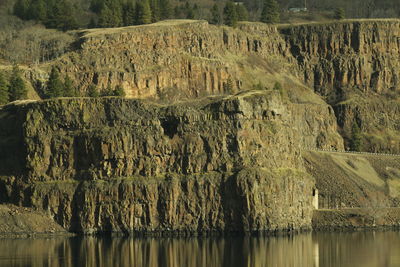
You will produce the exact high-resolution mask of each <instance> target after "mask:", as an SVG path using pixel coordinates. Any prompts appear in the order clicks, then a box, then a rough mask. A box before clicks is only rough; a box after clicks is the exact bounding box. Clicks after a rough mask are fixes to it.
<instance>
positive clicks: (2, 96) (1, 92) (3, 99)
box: [0, 72, 10, 105]
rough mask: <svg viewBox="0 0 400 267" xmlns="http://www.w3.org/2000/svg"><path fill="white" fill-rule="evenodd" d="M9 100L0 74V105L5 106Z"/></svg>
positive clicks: (3, 78)
mask: <svg viewBox="0 0 400 267" xmlns="http://www.w3.org/2000/svg"><path fill="white" fill-rule="evenodd" d="M9 100H10V99H9V96H8V87H7V83H6V79H5V77H4V75H3V73H2V72H0V105H4V104H7V103H8V101H9Z"/></svg>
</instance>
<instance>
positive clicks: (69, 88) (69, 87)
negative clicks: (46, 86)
mask: <svg viewBox="0 0 400 267" xmlns="http://www.w3.org/2000/svg"><path fill="white" fill-rule="evenodd" d="M63 87H64V96H68V97H73V96H76V95H77V94H76V90H75V88H74V85H73V83H72V80H71V78H70V77H69V76H68V75H67V76H65V78H64V85H63Z"/></svg>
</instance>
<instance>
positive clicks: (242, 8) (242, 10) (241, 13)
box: [236, 4, 249, 21]
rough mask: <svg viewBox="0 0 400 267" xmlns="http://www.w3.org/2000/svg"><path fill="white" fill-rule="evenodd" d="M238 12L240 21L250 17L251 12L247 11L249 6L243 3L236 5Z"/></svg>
mask: <svg viewBox="0 0 400 267" xmlns="http://www.w3.org/2000/svg"><path fill="white" fill-rule="evenodd" d="M236 13H237V17H238V21H247V20H248V19H249V12H248V11H247V8H246V7H245V6H244V5H242V4H239V5H236Z"/></svg>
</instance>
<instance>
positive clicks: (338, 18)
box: [334, 8, 345, 20]
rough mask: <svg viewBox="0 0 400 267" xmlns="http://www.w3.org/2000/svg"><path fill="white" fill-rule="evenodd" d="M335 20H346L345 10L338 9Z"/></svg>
mask: <svg viewBox="0 0 400 267" xmlns="http://www.w3.org/2000/svg"><path fill="white" fill-rule="evenodd" d="M334 17H335V19H337V20H341V19H344V17H345V15H344V9H343V8H336V9H335V15H334Z"/></svg>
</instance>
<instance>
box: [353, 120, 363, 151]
mask: <svg viewBox="0 0 400 267" xmlns="http://www.w3.org/2000/svg"><path fill="white" fill-rule="evenodd" d="M361 144H362V137H361V130H360V127H359V126H358V124H357V122H354V123H353V126H352V128H351V140H350V150H351V151H361Z"/></svg>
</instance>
